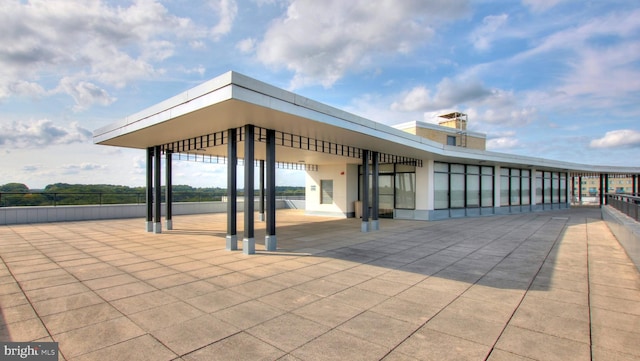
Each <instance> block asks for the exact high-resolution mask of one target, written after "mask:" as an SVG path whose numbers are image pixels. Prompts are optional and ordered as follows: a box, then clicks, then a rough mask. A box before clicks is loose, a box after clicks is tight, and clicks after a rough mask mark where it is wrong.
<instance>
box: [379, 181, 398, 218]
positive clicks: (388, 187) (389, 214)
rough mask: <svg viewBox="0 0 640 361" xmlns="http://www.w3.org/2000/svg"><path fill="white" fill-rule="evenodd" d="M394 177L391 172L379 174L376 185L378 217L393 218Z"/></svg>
mask: <svg viewBox="0 0 640 361" xmlns="http://www.w3.org/2000/svg"><path fill="white" fill-rule="evenodd" d="M393 182H394V177H393V174H380V175H379V176H378V185H379V187H380V203H379V208H380V212H379V213H378V215H379V216H380V218H393V206H394V189H395V188H394V184H393Z"/></svg>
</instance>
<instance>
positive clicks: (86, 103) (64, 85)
mask: <svg viewBox="0 0 640 361" xmlns="http://www.w3.org/2000/svg"><path fill="white" fill-rule="evenodd" d="M57 91H58V92H62V93H66V94H69V95H70V96H71V97H73V99H74V100H75V103H76V105H75V106H74V110H75V111H80V110H84V109H87V108H89V107H91V106H92V105H93V104H100V105H109V104H111V103H113V102H114V101H115V100H116V99H115V98H113V97H111V96H109V94H108V93H107V91H106V90H104V89H102V88H100V87H98V86H97V85H95V84H93V83H89V82H85V81H75V80H73V79H71V78H63V79H61V80H60V85H59V87H58V89H57Z"/></svg>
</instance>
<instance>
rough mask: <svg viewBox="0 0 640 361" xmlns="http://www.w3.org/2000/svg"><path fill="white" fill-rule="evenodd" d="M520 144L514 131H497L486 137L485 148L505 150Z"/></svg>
mask: <svg viewBox="0 0 640 361" xmlns="http://www.w3.org/2000/svg"><path fill="white" fill-rule="evenodd" d="M518 146H520V141H519V140H518V138H517V137H516V132H514V131H499V132H495V133H493V134H492V135H490V136H489V137H488V139H487V150H496V149H500V150H505V149H513V148H516V147H518Z"/></svg>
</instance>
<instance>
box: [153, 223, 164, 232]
mask: <svg viewBox="0 0 640 361" xmlns="http://www.w3.org/2000/svg"><path fill="white" fill-rule="evenodd" d="M153 233H162V223H160V222H156V223H154V224H153Z"/></svg>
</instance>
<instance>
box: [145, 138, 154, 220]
mask: <svg viewBox="0 0 640 361" xmlns="http://www.w3.org/2000/svg"><path fill="white" fill-rule="evenodd" d="M146 204H147V232H153V147H149V148H147V199H146Z"/></svg>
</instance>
